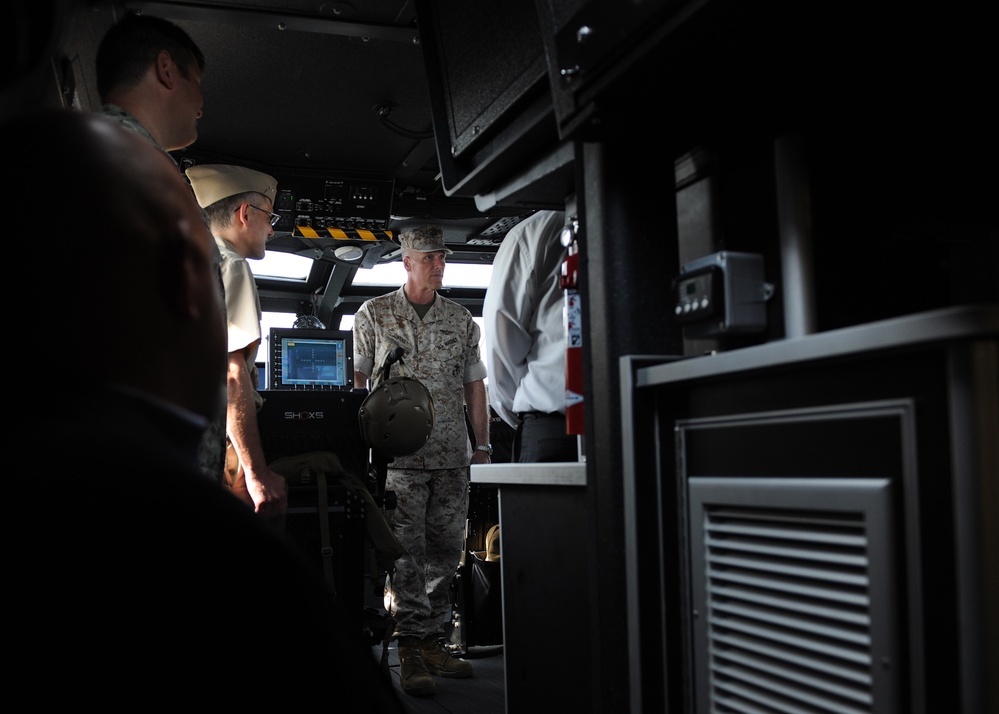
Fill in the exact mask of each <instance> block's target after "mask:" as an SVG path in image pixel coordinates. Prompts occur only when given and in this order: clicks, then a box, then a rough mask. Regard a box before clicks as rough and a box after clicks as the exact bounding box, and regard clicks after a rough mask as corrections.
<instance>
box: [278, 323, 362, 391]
mask: <svg viewBox="0 0 999 714" xmlns="http://www.w3.org/2000/svg"><path fill="white" fill-rule="evenodd" d="M288 340H295V341H316V340H319V341H322V342H330V343H334V344H335V343H337V342H342V343H343V356H344V360H343V380H342V381H343V384H340V383H339V382H335V381H330V380H309V381H304V382H295V381H293V378H291V377H286V375H285V365H284V363H283V361H282V358H283V355H284V345H285V343H286V341H288ZM268 348H269V352H270V359H269V360H268V365H267V388H268V390H303V391H349V390H351V389H353V388H354V335H353V333H352V332H351V331H350V330H311V329H302V328H295V327H272V328H271V329H270V336H269V344H268Z"/></svg>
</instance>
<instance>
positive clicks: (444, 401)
mask: <svg viewBox="0 0 999 714" xmlns="http://www.w3.org/2000/svg"><path fill="white" fill-rule="evenodd" d="M396 347H402V348H403V349H404V350H406V352H405V354H404V355H403V357H402V359H401V360H400V361H399V362H396V363H395V364H394V365H392V368H391V371H390V375H389V376H391V377H412V378H413V379H418V380H419V381H420V382H422V383H423V385H424V386H425V387H426V388H427V389H428V390H429V391H430V394H431V395H432V396H433V398H434V428H433V431H432V432H431V434H430V439H429V440H428V441H427V443H426V444H425V445H424V446H423V447H422V448H421V449H420V450H419V451H417V452H416V453H415V454H411V455H410V456H402V457H396V458H395V459H394V460H393V461H392V463H391V466H392V468H400V469H403V468H407V469H453V468H461V467H464V466H468V463H469V460H470V459H471V454H472V446H471V442H470V441H469V438H468V427H467V426H466V423H465V392H464V387H465V384H468V383H469V382H475V381H478V380H481V379H485V376H486V366H485V364H484V363H483V362H482V359H481V357H480V355H479V326H478V325H477V324H475V321H474V320H472V313H470V312H469V311H468V310H467V309H466V308H464V307H462V306H461V305H459V304H458V303H456V302H454V301H453V300H448V299H447V298H445V297H443V296H441V295H440V294H438V295H437V297H436V298H435V300H434V304H433V306H432V307H431V308H430V311H429V312H427V314H426V316H425V317H424V318H423V319H422V320H420V317H419V315H417V314H416V311H415V310H414V309H413V306H412V305H410V303H409V300H407V299H406V294H405V292H403V289H402V288H399V289H398V290H396V291H395V292H392V293H389V294H387V295H383V296H381V297H377V298H372V299H370V300H368V301H367V302H365V303H364V304H363V305H361V308H360V309H359V310H358V311H357V314H356V315H354V369H356V370H357V371H359V372H362V373H363V374H366V375H368V377H369V386H370V387H371V388H374V387H377V386H378V384H379V383H380V382H381V381H382V368H383V366H384V364H385V358H386V356H388V354H389V353H390V352H392V350H394V349H395V348H396Z"/></svg>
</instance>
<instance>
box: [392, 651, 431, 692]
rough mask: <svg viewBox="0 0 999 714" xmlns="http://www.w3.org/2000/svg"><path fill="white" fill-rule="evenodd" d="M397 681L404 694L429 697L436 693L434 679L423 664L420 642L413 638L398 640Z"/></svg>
mask: <svg viewBox="0 0 999 714" xmlns="http://www.w3.org/2000/svg"><path fill="white" fill-rule="evenodd" d="M399 679H400V680H401V681H402V689H403V691H404V692H406V694H412V695H414V696H417V697H429V696H430V695H432V694H433V693H434V692H436V691H437V685H435V684H434V678H433V677H431V676H430V673H429V672H428V671H427V667H426V665H425V664H424V662H423V654H422V652H421V647H420V641H419V640H418V639H416V638H415V637H400V638H399Z"/></svg>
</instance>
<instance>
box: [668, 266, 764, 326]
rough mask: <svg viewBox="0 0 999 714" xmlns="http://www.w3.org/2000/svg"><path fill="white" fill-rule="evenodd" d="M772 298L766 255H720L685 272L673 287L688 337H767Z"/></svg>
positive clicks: (675, 311)
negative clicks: (761, 334)
mask: <svg viewBox="0 0 999 714" xmlns="http://www.w3.org/2000/svg"><path fill="white" fill-rule="evenodd" d="M772 296H773V285H772V284H770V283H768V282H766V281H765V280H764V279H763V256H762V255H757V254H755V253H734V252H732V251H721V252H718V253H712V254H711V255H706V256H704V257H703V258H698V259H697V260H693V261H691V262H689V263H687V264H685V265H684V266H683V267H682V268H681V272H680V275H679V277H677V278H676V280H674V282H673V316H674V319H675V320H676V322H677V323H678V324H680V325H683V330H684V336H685V337H688V338H702V337H717V336H721V335H729V334H744V333H752V332H762V331H763V330H765V329H766V326H767V311H766V302H767V300H769V299H770V298H771V297H772Z"/></svg>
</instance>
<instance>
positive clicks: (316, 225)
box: [179, 150, 395, 233]
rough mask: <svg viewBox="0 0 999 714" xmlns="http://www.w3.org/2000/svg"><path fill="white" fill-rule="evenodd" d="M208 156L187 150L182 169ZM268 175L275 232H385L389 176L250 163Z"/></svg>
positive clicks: (211, 160) (389, 203)
mask: <svg viewBox="0 0 999 714" xmlns="http://www.w3.org/2000/svg"><path fill="white" fill-rule="evenodd" d="M216 162H217V160H216V159H214V158H212V157H210V156H202V155H199V154H198V153H197V151H196V150H186V151H185V152H184V154H183V156H182V157H181V158H180V159H179V163H180V167H181V170H182V171H183V170H186V169H187V168H188V167H189V166H193V165H195V164H207V163H216ZM250 168H256V169H258V170H260V171H264V172H266V173H269V174H271V175H272V176H274V178H276V179H277V182H278V186H277V188H278V190H277V196H276V197H275V198H274V212H275V213H277V214H278V215H279V216H281V219H280V220H279V221H278V222H277V223H276V224H275V226H274V232H275V233H293V232H294V231H295V229H296V228H299V227H302V228H311V229H314V230H316V231H319V232H322V231H324V229H340V230H344V231H358V230H364V231H384V230H386V229H387V228H388V222H389V217H390V216H391V214H392V192H393V189H394V186H395V182H394V181H393V180H392V179H383V180H381V179H376V178H368V177H353V176H350V175H347V174H344V175H311V174H292V173H287V174H286V173H280V172H278V171H274V170H271V169H269V168H267V167H266V166H251V167H250Z"/></svg>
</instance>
